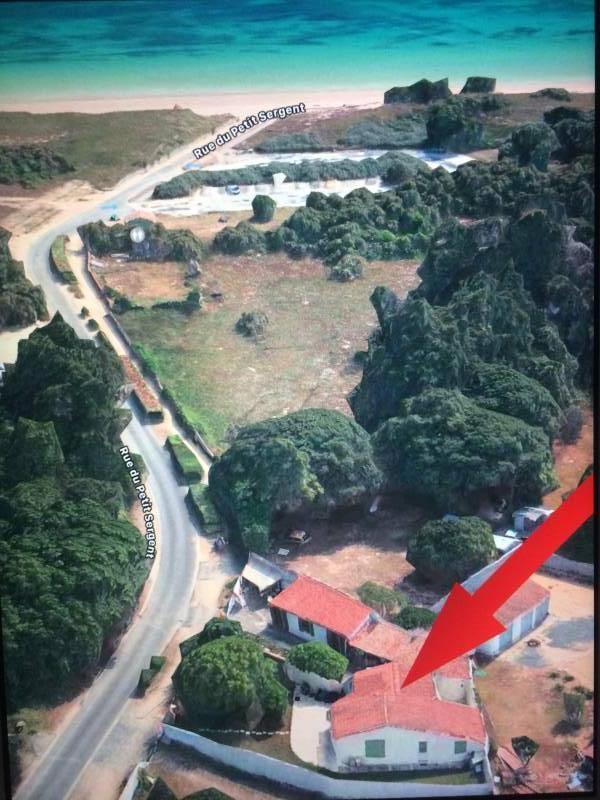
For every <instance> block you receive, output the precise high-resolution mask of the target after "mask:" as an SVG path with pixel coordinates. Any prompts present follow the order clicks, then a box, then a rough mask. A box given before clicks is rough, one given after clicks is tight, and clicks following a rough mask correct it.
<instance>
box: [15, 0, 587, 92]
mask: <svg viewBox="0 0 600 800" xmlns="http://www.w3.org/2000/svg"><path fill="white" fill-rule="evenodd" d="M593 27H594V4H593V0H480V1H478V0H419V1H418V2H414V0H413V2H404V0H375V2H368V0H297V2H285V0H245V1H244V0H242V1H241V2H240V0H227V2H221V1H220V0H214V2H207V0H197V1H196V2H193V1H192V0H188V1H187V2H184V0H170V1H169V2H166V1H160V0H157V1H153V0H121V1H120V2H116V1H115V2H112V1H111V2H38V3H27V2H23V3H2V4H1V5H0V103H1V102H2V101H11V100H12V101H14V100H23V99H27V98H39V99H41V98H47V99H51V98H55V97H56V98H58V97H66V96H71V97H76V96H84V95H85V96H91V95H92V96H93V95H99V96H101V95H115V94H125V95H127V94H132V95H133V94H164V93H170V94H177V93H180V94H189V93H193V92H197V91H205V90H252V89H268V88H275V87H276V88H279V89H286V88H304V89H309V88H315V89H319V88H352V87H364V88H371V87H383V88H387V87H389V86H392V85H397V84H399V83H407V82H412V81H413V80H416V79H418V78H421V77H428V78H431V79H437V78H440V77H445V76H448V77H449V78H450V82H451V84H459V83H461V82H462V81H463V80H464V78H465V77H466V76H467V75H473V74H475V75H477V74H479V75H494V76H496V77H498V79H499V80H500V81H501V82H502V83H505V84H510V83H513V84H516V83H523V82H528V83H530V82H536V83H539V85H540V86H549V85H562V84H565V83H573V82H586V83H588V84H591V83H592V81H593V75H594V45H593V36H594V32H593ZM499 88H501V86H500V87H499Z"/></svg>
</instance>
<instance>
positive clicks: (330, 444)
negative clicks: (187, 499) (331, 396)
mask: <svg viewBox="0 0 600 800" xmlns="http://www.w3.org/2000/svg"><path fill="white" fill-rule="evenodd" d="M380 484H381V473H380V472H379V470H378V469H377V467H376V466H375V464H374V462H373V457H372V451H371V442H370V439H369V436H368V435H367V434H366V433H365V431H364V430H362V429H361V428H360V427H359V426H358V425H357V424H356V423H355V422H353V421H352V420H351V419H348V417H346V416H344V415H343V414H340V413H339V412H337V411H328V410H326V409H304V410H302V411H297V412H295V413H293V414H288V415H286V416H283V417H278V418H275V419H267V420H264V421H263V422H258V423H256V424H254V425H249V426H248V427H246V428H242V430H241V431H240V432H239V433H238V435H237V438H236V439H235V441H234V442H233V444H232V445H231V447H230V448H229V449H228V450H227V451H225V453H224V454H223V455H222V456H221V457H220V458H219V459H218V460H217V461H216V462H215V464H214V465H213V467H212V469H211V471H210V473H209V486H210V491H211V495H212V498H213V500H214V502H215V504H216V505H217V507H218V509H219V510H220V511H221V513H222V514H223V516H224V517H225V518H226V519H227V520H228V522H229V523H230V525H231V527H232V531H233V533H234V535H236V536H238V537H239V539H240V540H241V542H242V544H243V545H244V546H245V547H246V548H247V549H251V545H252V547H253V549H255V550H256V551H258V552H264V551H265V546H266V542H267V541H268V532H269V531H270V527H271V520H272V518H273V516H274V514H275V513H277V512H282V513H287V512H290V511H294V510H296V509H298V508H300V507H306V508H310V507H315V508H321V509H324V510H332V509H334V508H336V507H343V506H352V505H356V504H357V503H360V502H362V501H364V500H365V498H367V497H369V496H370V495H371V494H372V493H373V492H375V491H376V490H377V488H378V487H379V486H380ZM257 545H258V546H257Z"/></svg>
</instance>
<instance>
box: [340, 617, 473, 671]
mask: <svg viewBox="0 0 600 800" xmlns="http://www.w3.org/2000/svg"><path fill="white" fill-rule="evenodd" d="M426 636H427V634H426V633H422V632H421V633H410V632H409V631H406V630H404V629H403V628H400V627H398V625H394V624H392V623H391V622H384V621H383V620H380V621H378V622H371V623H369V625H367V626H366V627H365V628H362V629H361V630H360V631H359V632H358V633H357V634H356V635H355V636H353V637H352V639H350V641H349V644H350V645H351V647H355V648H356V649H357V650H362V651H363V653H368V654H369V655H372V656H376V657H377V658H381V659H382V660H385V661H396V662H398V663H399V664H401V665H402V667H403V668H404V669H406V670H407V671H408V669H409V668H410V666H411V665H412V663H413V661H414V660H415V658H416V657H417V653H418V652H419V650H420V649H421V645H422V644H423V642H424V641H425V638H426ZM436 674H440V675H443V676H445V677H447V678H459V679H463V680H468V679H469V678H470V677H471V670H470V668H469V660H468V658H466V657H462V658H455V659H454V660H453V661H450V662H449V663H448V664H445V665H444V666H443V667H440V668H439V669H438V670H436Z"/></svg>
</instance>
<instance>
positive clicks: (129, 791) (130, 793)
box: [119, 761, 148, 800]
mask: <svg viewBox="0 0 600 800" xmlns="http://www.w3.org/2000/svg"><path fill="white" fill-rule="evenodd" d="M147 766H148V762H147V761H140V763H139V764H136V765H135V767H134V768H133V769H132V771H131V775H130V776H129V778H128V780H127V783H126V784H125V786H124V787H123V791H122V792H121V794H120V795H119V800H133V798H134V796H135V793H136V791H137V788H138V782H139V778H138V772H139V770H140V769H145V768H146V767H147Z"/></svg>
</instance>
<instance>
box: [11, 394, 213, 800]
mask: <svg viewBox="0 0 600 800" xmlns="http://www.w3.org/2000/svg"><path fill="white" fill-rule="evenodd" d="M132 410H133V409H132ZM122 438H123V441H124V442H125V444H127V445H128V446H129V448H130V449H131V451H132V452H135V453H139V454H140V455H141V456H142V458H143V459H144V461H145V463H146V465H147V466H148V468H149V476H148V479H147V481H146V485H147V487H148V490H149V492H150V497H151V498H152V501H153V504H154V506H155V510H156V512H157V518H158V525H157V527H158V535H159V538H158V547H159V548H162V552H161V556H160V562H159V563H158V564H157V565H156V567H159V568H158V569H157V571H156V574H155V575H154V576H153V580H154V583H153V587H152V591H151V592H150V595H149V599H148V602H147V604H146V605H145V608H144V611H143V614H142V616H138V617H136V619H135V621H134V622H133V623H132V624H131V626H130V627H129V629H128V631H127V633H126V634H125V636H124V637H123V639H122V641H121V643H120V645H119V647H118V649H117V652H116V657H115V660H114V664H113V665H112V666H111V668H110V669H105V670H103V671H102V672H101V673H100V674H99V676H98V677H97V678H96V680H95V681H94V683H93V685H92V687H91V688H90V689H89V691H88V692H87V693H86V695H85V698H84V702H83V704H82V706H81V709H80V710H79V711H78V712H77V714H76V716H75V717H74V718H73V721H72V722H71V723H70V724H69V725H68V726H67V727H66V728H65V729H64V730H63V731H62V732H61V733H60V734H59V736H58V737H57V739H56V740H55V742H54V743H53V745H51V747H50V749H49V750H48V751H47V753H46V755H45V757H44V758H43V759H42V761H41V763H40V765H39V767H38V768H37V770H36V771H35V772H34V773H33V774H32V775H30V776H29V777H28V778H27V779H26V780H25V781H24V782H23V783H22V784H21V785H20V787H19V789H18V791H17V793H16V795H15V798H16V800H40V799H41V798H44V800H66V798H68V796H69V793H70V792H71V791H72V789H73V788H74V786H75V784H76V783H77V780H78V778H79V776H80V773H81V772H82V770H83V769H84V768H85V766H86V764H87V763H88V762H89V761H90V759H91V758H92V757H93V755H94V753H95V752H96V750H97V749H98V748H99V746H100V745H101V743H102V741H103V740H104V738H105V737H106V736H107V735H108V734H109V733H110V731H111V729H112V726H113V725H114V723H115V722H116V721H117V720H118V718H119V715H120V713H121V711H122V710H123V707H124V705H125V703H126V702H127V700H128V699H129V698H130V697H131V695H132V692H133V690H134V689H135V687H136V685H137V681H138V678H139V674H140V670H141V669H142V668H144V667H147V666H148V661H149V658H150V656H151V655H153V654H156V653H160V652H162V650H163V648H164V647H165V646H166V644H167V643H168V641H169V639H170V638H171V636H172V635H173V633H174V632H175V630H176V628H177V627H179V625H180V624H181V623H182V622H183V621H184V620H185V617H186V615H187V612H188V607H189V603H190V599H191V594H192V590H193V586H194V580H195V576H196V570H197V548H196V544H195V542H194V538H195V536H197V533H196V531H195V528H194V526H193V524H192V522H191V520H190V518H189V514H188V511H187V508H186V506H185V503H184V497H185V492H186V488H185V487H183V486H179V485H178V484H177V482H176V480H175V477H174V474H173V470H172V467H171V462H170V457H169V455H168V453H167V452H166V451H165V450H164V449H163V448H162V447H161V446H160V444H159V443H158V441H157V440H156V439H155V437H154V436H153V435H152V434H151V433H149V431H148V430H147V426H144V425H143V424H142V423H141V422H140V420H139V419H138V417H137V416H135V412H134V417H133V419H132V421H131V423H130V424H129V425H128V427H127V428H126V430H125V431H124V433H123V437H122Z"/></svg>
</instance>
